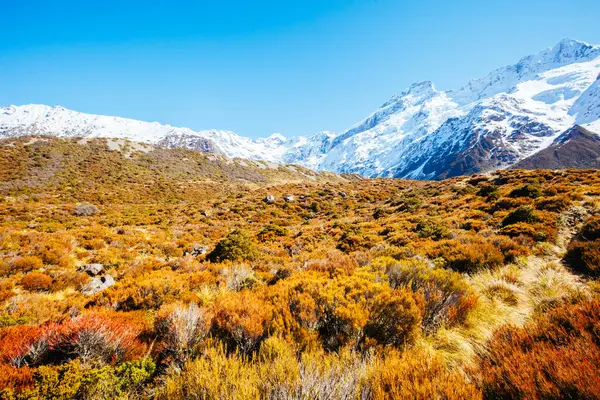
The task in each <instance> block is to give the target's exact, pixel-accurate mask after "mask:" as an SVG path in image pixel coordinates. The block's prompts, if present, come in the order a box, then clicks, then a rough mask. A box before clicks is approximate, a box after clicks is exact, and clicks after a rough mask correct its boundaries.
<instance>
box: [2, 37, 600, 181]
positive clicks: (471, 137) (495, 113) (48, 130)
mask: <svg viewBox="0 0 600 400" xmlns="http://www.w3.org/2000/svg"><path fill="white" fill-rule="evenodd" d="M599 78H600V46H596V45H590V44H587V43H584V42H580V41H575V40H569V39H565V40H562V41H561V42H559V43H558V44H557V45H556V46H554V47H552V48H549V49H546V50H543V51H541V52H539V53H538V54H535V55H531V56H527V57H524V58H522V59H521V60H520V61H519V62H518V63H516V64H514V65H510V66H506V67H502V68H499V69H497V70H495V71H493V72H491V73H490V74H488V75H487V76H485V77H483V78H479V79H475V80H473V81H471V82H469V83H467V84H466V85H465V86H463V87H461V88H460V89H458V90H451V91H440V90H438V89H436V88H435V86H434V85H433V83H431V82H427V81H426V82H420V83H416V84H413V85H412V86H411V87H410V88H409V89H407V90H406V91H404V92H402V93H400V94H398V95H395V96H393V97H392V98H391V99H390V100H389V101H387V102H386V103H384V104H383V105H382V106H381V107H380V108H379V109H378V110H376V111H375V112H374V113H372V114H371V115H369V116H368V117H367V118H365V119H364V120H362V121H360V122H359V123H357V124H356V125H355V126H353V127H352V128H350V129H348V130H347V131H345V132H342V133H340V134H335V133H332V132H320V133H317V134H314V135H312V136H301V137H295V138H289V139H288V138H285V137H284V136H282V135H279V134H274V135H272V136H270V137H268V138H265V139H259V140H255V141H254V140H250V139H248V138H244V137H241V136H239V135H236V134H235V133H233V132H230V131H219V130H207V131H193V130H191V129H188V128H175V127H172V126H169V125H161V124H158V123H148V122H141V121H135V120H131V119H124V118H116V117H106V116H98V115H89V114H82V113H78V112H75V111H70V110H67V109H64V108H62V107H48V106H42V105H27V106H19V107H15V106H10V107H4V108H0V138H1V137H14V136H22V135H34V134H45V135H56V136H59V137H79V136H81V137H112V138H126V139H130V140H133V141H139V142H144V143H151V144H155V145H161V146H165V147H170V148H189V149H195V150H200V151H204V152H211V153H217V154H223V155H226V156H228V157H242V158H248V159H254V160H267V161H273V162H281V163H296V164H300V165H303V166H306V167H309V168H312V169H317V170H328V171H333V172H340V173H357V174H361V175H364V176H369V177H373V176H387V177H404V178H415V179H441V178H445V177H451V176H456V175H464V174H472V173H475V172H485V171H490V170H495V169H499V168H506V167H510V166H512V165H515V164H517V163H519V162H520V161H522V160H525V159H528V158H530V157H532V156H533V155H535V154H536V153H538V152H540V151H542V150H544V149H546V148H548V147H549V146H552V145H553V144H554V143H555V141H556V140H557V138H558V137H559V136H561V135H562V134H563V133H565V132H568V131H569V130H570V129H571V128H572V127H574V126H575V125H578V126H580V127H581V128H583V129H586V130H587V131H589V132H596V133H600V79H599Z"/></svg>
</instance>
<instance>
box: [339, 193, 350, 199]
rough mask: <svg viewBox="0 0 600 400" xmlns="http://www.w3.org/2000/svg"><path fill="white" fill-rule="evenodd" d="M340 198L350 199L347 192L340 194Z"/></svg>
mask: <svg viewBox="0 0 600 400" xmlns="http://www.w3.org/2000/svg"><path fill="white" fill-rule="evenodd" d="M340 196H342V199H345V198H346V197H348V195H347V194H346V192H340Z"/></svg>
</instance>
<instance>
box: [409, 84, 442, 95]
mask: <svg viewBox="0 0 600 400" xmlns="http://www.w3.org/2000/svg"><path fill="white" fill-rule="evenodd" d="M434 93H437V91H436V90H435V86H434V85H433V83H432V82H431V81H422V82H417V83H413V84H412V85H410V88H409V89H408V91H407V92H406V94H412V95H413V96H418V97H426V96H431V95H432V94H434Z"/></svg>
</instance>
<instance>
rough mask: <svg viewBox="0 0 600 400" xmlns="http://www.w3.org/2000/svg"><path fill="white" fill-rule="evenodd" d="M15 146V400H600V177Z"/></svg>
mask: <svg viewBox="0 0 600 400" xmlns="http://www.w3.org/2000/svg"><path fill="white" fill-rule="evenodd" d="M0 145H1V149H0V150H1V152H2V156H1V157H0V398H2V399H29V398H38V399H45V398H52V399H71V398H81V399H106V398H118V399H139V398H144V399H146V398H158V399H225V398H226V399H389V398H400V399H481V398H486V399H505V398H525V399H563V398H582V399H596V398H598V397H600V392H599V388H600V369H599V365H600V358H599V355H600V348H599V343H600V330H599V328H598V327H599V326H600V285H599V284H598V282H597V281H596V279H597V278H598V275H599V272H598V271H600V173H599V172H598V171H595V170H567V171H523V170H507V171H504V170H503V171H497V172H495V173H493V174H490V175H485V176H484V175H476V176H471V177H458V178H452V179H447V180H443V181H439V182H428V181H408V180H398V179H364V178H360V177H357V176H337V175H333V174H318V173H314V172H311V171H308V170H305V169H303V168H301V167H296V166H292V167H288V166H269V165H267V164H265V163H259V162H251V161H244V160H226V159H224V158H221V157H219V156H215V155H210V154H203V153H199V152H193V151H187V150H178V149H170V150H169V149H145V150H144V151H141V150H139V148H138V147H135V146H132V149H130V148H128V147H127V145H125V147H123V148H117V149H115V148H114V146H109V143H107V140H101V139H95V140H88V141H86V142H81V141H78V140H77V139H67V140H61V139H55V138H43V137H42V138H22V139H13V140H5V141H3V142H0ZM135 149H138V150H135Z"/></svg>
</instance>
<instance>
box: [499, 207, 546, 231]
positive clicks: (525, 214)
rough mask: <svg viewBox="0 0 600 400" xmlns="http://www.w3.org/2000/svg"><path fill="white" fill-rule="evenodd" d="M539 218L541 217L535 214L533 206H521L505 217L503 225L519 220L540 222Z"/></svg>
mask: <svg viewBox="0 0 600 400" xmlns="http://www.w3.org/2000/svg"><path fill="white" fill-rule="evenodd" d="M539 220H540V219H539V218H538V217H537V216H536V215H535V212H534V211H533V208H531V207H530V206H520V207H519V208H517V209H516V210H513V211H511V212H510V213H509V214H508V215H507V216H506V217H504V219H503V220H502V226H507V225H512V224H516V223H518V222H527V223H533V222H538V221H539Z"/></svg>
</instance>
